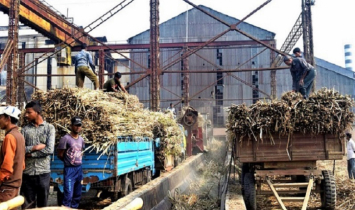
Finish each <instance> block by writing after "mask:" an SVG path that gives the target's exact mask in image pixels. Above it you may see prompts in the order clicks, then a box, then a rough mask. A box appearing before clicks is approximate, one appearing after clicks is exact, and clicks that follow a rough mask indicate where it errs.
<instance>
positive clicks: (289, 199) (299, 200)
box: [280, 197, 304, 202]
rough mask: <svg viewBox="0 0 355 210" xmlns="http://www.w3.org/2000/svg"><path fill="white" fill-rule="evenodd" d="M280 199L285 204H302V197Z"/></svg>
mask: <svg viewBox="0 0 355 210" xmlns="http://www.w3.org/2000/svg"><path fill="white" fill-rule="evenodd" d="M280 199H281V200H282V201H286V202H301V201H302V202H303V200H304V197H280Z"/></svg>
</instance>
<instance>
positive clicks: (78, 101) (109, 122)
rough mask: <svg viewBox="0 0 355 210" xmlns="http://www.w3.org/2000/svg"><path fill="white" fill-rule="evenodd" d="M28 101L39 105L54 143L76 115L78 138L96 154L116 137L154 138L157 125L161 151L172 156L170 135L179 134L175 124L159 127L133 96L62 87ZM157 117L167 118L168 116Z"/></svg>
mask: <svg viewBox="0 0 355 210" xmlns="http://www.w3.org/2000/svg"><path fill="white" fill-rule="evenodd" d="M32 99H33V100H37V101H39V102H40V103H41V105H42V116H43V117H44V119H45V120H46V121H47V122H49V123H51V124H53V125H54V126H55V128H56V141H58V140H59V139H60V138H61V137H62V136H64V135H65V134H66V133H68V131H69V130H68V128H69V127H70V119H71V118H72V117H73V116H79V117H81V118H82V119H83V127H82V133H81V136H83V138H84V139H85V141H86V142H87V143H90V144H91V146H90V148H93V149H95V150H96V151H97V152H102V153H106V152H107V151H108V149H109V148H110V146H112V145H114V144H115V143H116V142H117V141H119V139H118V138H117V137H119V136H122V137H125V136H129V137H132V139H133V140H134V141H139V140H141V139H143V138H141V137H151V138H157V137H158V136H157V134H154V133H153V130H154V129H155V127H157V126H158V127H159V128H160V129H162V132H164V134H165V136H164V138H161V141H162V142H163V144H162V145H163V146H166V148H163V150H162V151H164V152H166V153H175V149H174V148H175V147H179V142H177V143H176V144H177V145H176V146H175V142H176V141H175V138H176V137H175V136H174V137H172V134H171V133H174V132H175V133H177V132H179V131H180V130H179V129H178V126H177V124H176V123H175V125H174V126H170V127H169V126H162V123H159V122H157V120H158V119H159V118H157V114H156V113H155V112H151V111H149V110H147V109H144V108H143V104H142V103H140V102H139V99H138V98H137V96H135V95H129V94H125V93H119V92H118V93H104V92H102V91H93V90H89V89H84V88H80V89H78V88H63V89H56V90H51V91H48V92H42V91H37V92H35V93H34V94H33V95H32ZM159 116H160V118H169V115H164V114H160V115H159ZM22 119H23V118H22ZM173 122H174V121H172V122H170V123H171V124H172V123H173ZM21 124H22V125H23V124H24V122H23V121H22V123H21ZM165 129H167V130H168V131H166V130H165ZM175 133H174V134H175ZM159 137H160V136H159ZM171 139H174V140H171ZM181 139H182V138H181ZM165 141H166V142H168V143H165ZM180 141H181V140H180ZM163 155H164V154H163Z"/></svg>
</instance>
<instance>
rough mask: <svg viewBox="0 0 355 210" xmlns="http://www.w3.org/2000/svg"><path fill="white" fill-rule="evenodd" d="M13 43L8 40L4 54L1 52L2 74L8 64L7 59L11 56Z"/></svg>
mask: <svg viewBox="0 0 355 210" xmlns="http://www.w3.org/2000/svg"><path fill="white" fill-rule="evenodd" d="M13 43H14V41H13V40H11V39H7V42H6V46H5V49H4V50H3V52H0V54H2V56H1V62H0V73H1V71H2V69H3V68H4V66H5V63H6V62H7V59H8V58H9V56H10V55H11V52H12V48H13V47H14V45H13Z"/></svg>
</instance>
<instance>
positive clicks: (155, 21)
mask: <svg viewBox="0 0 355 210" xmlns="http://www.w3.org/2000/svg"><path fill="white" fill-rule="evenodd" d="M150 59H151V74H150V109H151V110H153V111H158V109H159V106H160V79H159V77H160V73H161V70H160V48H159V0H150Z"/></svg>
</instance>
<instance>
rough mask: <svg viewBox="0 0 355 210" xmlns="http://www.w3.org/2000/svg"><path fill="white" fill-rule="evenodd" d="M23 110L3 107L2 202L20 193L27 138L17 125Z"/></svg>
mask: <svg viewBox="0 0 355 210" xmlns="http://www.w3.org/2000/svg"><path fill="white" fill-rule="evenodd" d="M20 114H21V111H20V110H19V109H17V108H16V107H13V106H7V107H1V110H0V128H1V129H2V130H5V131H6V133H5V139H4V142H3V144H2V146H1V150H0V166H1V168H0V202H5V201H8V200H11V199H12V198H14V197H16V196H17V195H18V192H19V190H20V187H21V183H22V172H23V169H25V139H24V138H23V136H22V134H21V133H20V132H19V131H18V127H17V126H16V124H17V122H18V120H19V115H20Z"/></svg>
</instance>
